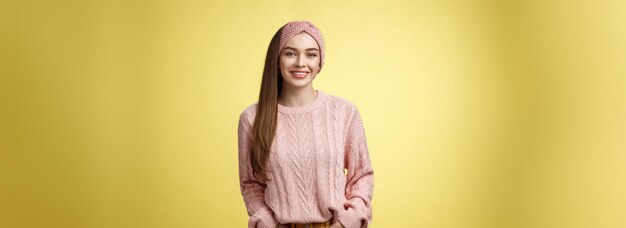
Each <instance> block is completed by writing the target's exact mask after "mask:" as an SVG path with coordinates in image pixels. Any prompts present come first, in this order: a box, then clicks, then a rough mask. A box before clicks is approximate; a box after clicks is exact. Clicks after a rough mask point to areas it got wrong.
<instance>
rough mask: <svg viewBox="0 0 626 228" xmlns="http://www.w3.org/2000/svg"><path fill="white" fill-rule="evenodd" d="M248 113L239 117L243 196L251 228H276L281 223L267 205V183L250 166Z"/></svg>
mask: <svg viewBox="0 0 626 228" xmlns="http://www.w3.org/2000/svg"><path fill="white" fill-rule="evenodd" d="M250 122H251V121H250V119H249V117H248V114H247V113H246V111H244V112H242V113H241V115H240V116H239V127H238V143H239V183H240V188H241V195H242V196H243V200H244V202H245V204H246V210H247V212H248V215H249V216H250V219H249V220H248V227H249V228H256V227H259V228H266V227H267V228H275V227H276V226H277V225H278V224H279V223H278V221H277V220H276V218H274V213H273V212H272V210H271V209H270V208H269V207H268V206H267V204H266V203H265V187H266V185H265V182H264V181H261V180H258V179H256V178H255V177H254V175H253V172H252V165H250V151H251V150H252V124H251V123H250Z"/></svg>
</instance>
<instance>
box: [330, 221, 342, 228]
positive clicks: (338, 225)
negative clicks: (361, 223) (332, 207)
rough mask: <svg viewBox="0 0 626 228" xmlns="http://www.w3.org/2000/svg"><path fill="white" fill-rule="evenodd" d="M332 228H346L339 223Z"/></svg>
mask: <svg viewBox="0 0 626 228" xmlns="http://www.w3.org/2000/svg"><path fill="white" fill-rule="evenodd" d="M330 228H346V227H345V226H343V224H341V223H340V222H339V221H337V222H335V223H333V224H332V225H330Z"/></svg>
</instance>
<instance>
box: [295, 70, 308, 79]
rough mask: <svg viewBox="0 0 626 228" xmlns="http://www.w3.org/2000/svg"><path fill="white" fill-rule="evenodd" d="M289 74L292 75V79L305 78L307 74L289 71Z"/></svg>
mask: <svg viewBox="0 0 626 228" xmlns="http://www.w3.org/2000/svg"><path fill="white" fill-rule="evenodd" d="M291 74H293V76H294V77H296V78H304V77H306V76H307V75H308V74H309V72H306V71H291Z"/></svg>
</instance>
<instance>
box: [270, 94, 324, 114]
mask: <svg viewBox="0 0 626 228" xmlns="http://www.w3.org/2000/svg"><path fill="white" fill-rule="evenodd" d="M326 96H327V95H326V93H324V92H323V91H322V90H320V89H318V90H317V96H316V97H315V100H313V102H311V103H309V104H306V105H303V106H297V107H288V106H284V105H281V104H278V112H280V113H284V114H303V113H308V112H312V111H313V110H315V109H317V108H319V107H320V106H321V105H322V104H323V103H324V100H325V99H326Z"/></svg>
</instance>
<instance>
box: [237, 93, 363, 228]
mask: <svg viewBox="0 0 626 228" xmlns="http://www.w3.org/2000/svg"><path fill="white" fill-rule="evenodd" d="M256 106H257V103H254V104H252V105H250V106H249V107H248V108H246V109H245V110H244V111H243V112H242V113H241V115H240V117H239V128H238V132H239V178H240V187H241V194H242V195H243V199H244V202H245V204H246V208H247V211H248V215H250V220H249V222H248V227H270V228H274V227H276V226H277V225H279V224H286V223H309V222H313V223H314V222H324V221H327V220H329V219H331V218H332V219H333V222H336V221H337V220H339V221H340V222H341V224H343V225H344V226H345V227H346V228H353V227H367V226H368V224H369V223H370V222H371V220H372V206H371V199H372V193H373V190H374V171H373V169H372V166H371V164H370V158H369V154H368V149H367V142H366V139H365V131H364V128H363V123H362V121H361V116H360V115H359V111H358V110H357V108H356V106H355V105H354V104H353V103H352V102H350V101H347V100H345V99H343V98H340V97H335V96H332V95H329V94H326V93H324V92H323V91H321V90H318V95H317V97H316V98H315V100H314V101H313V102H312V103H310V104H308V105H305V106H300V107H287V106H282V105H280V104H279V105H278V124H277V132H276V137H274V142H273V144H272V148H271V152H270V156H269V159H268V164H267V167H268V168H267V172H268V177H269V179H270V180H269V181H260V180H258V179H256V178H255V177H254V176H253V175H252V167H251V165H250V150H251V145H252V138H251V133H252V132H251V131H252V126H253V123H254V117H255V115H256ZM344 169H345V171H347V173H346V172H344Z"/></svg>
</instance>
